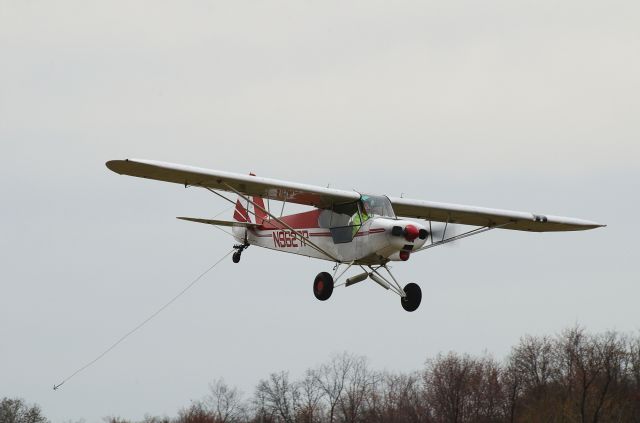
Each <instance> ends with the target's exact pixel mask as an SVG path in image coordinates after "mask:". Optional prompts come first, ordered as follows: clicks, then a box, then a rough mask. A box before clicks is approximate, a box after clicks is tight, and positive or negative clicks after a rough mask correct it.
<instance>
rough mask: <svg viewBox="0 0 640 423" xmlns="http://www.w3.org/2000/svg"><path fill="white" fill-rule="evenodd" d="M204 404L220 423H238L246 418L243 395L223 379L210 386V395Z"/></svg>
mask: <svg viewBox="0 0 640 423" xmlns="http://www.w3.org/2000/svg"><path fill="white" fill-rule="evenodd" d="M204 404H205V405H206V407H207V408H208V409H209V411H210V412H211V413H212V414H213V416H214V417H215V418H216V421H218V422H220V423H236V422H240V421H242V420H243V419H244V418H245V417H246V407H245V405H244V404H243V401H242V394H241V393H240V391H238V389H237V388H235V387H230V386H229V385H227V384H226V383H225V381H224V380H223V379H217V380H215V381H213V382H212V383H210V384H209V395H207V397H206V398H205V399H204Z"/></svg>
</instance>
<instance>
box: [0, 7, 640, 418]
mask: <svg viewBox="0 0 640 423" xmlns="http://www.w3.org/2000/svg"><path fill="white" fill-rule="evenodd" d="M639 21H640V6H639V5H638V3H637V2H633V1H609V2H589V1H587V2H585V1H563V2H557V1H548V2H541V1H522V2H513V1H491V2H474V1H460V2H446V4H443V3H442V2H425V1H419V2H409V1H406V2H393V4H391V3H389V2H376V1H366V2H365V1H361V2H350V3H347V2H338V1H335V2H332V1H327V2H227V3H222V2H211V1H209V2H207V1H181V2H168V1H139V2H124V1H123V2H118V1H112V2H88V1H75V2H73V1H59V2H43V1H20V2H12V1H9V0H0V53H1V54H0V148H1V150H0V151H1V152H2V154H1V155H0V160H1V166H2V167H1V169H2V170H1V172H2V173H1V174H2V179H3V182H4V183H3V184H2V185H1V186H0V198H2V207H0V222H1V223H0V225H1V226H0V227H1V228H2V232H1V236H0V257H2V259H1V260H2V261H1V262H0V275H1V278H0V281H1V288H2V295H0V396H5V395H6V396H11V397H14V396H20V397H24V398H26V399H27V400H29V401H32V402H37V403H39V404H40V405H41V406H42V407H43V408H44V411H45V413H46V414H47V415H48V416H49V417H51V418H52V419H53V420H54V421H56V422H58V421H64V420H67V419H78V418H80V417H84V418H86V419H87V420H88V421H96V420H97V419H99V418H100V417H102V416H105V415H107V414H115V415H120V416H122V417H126V418H135V419H139V418H141V417H142V416H143V414H144V413H151V414H163V413H167V414H174V413H175V412H176V411H177V409H178V408H179V407H181V406H185V405H188V403H189V400H190V399H197V398H200V397H201V396H203V395H204V394H205V392H206V390H207V384H208V382H209V381H211V380H212V379H214V378H217V377H224V378H225V379H226V380H227V381H228V382H230V383H232V384H237V385H238V386H239V387H240V388H241V389H242V390H244V391H245V392H247V393H248V394H250V393H251V390H252V389H253V386H254V385H255V383H256V382H257V381H258V380H259V379H260V378H264V377H266V376H268V374H269V373H270V372H273V371H279V370H283V369H288V370H290V371H291V373H292V376H294V377H296V376H298V375H300V374H301V373H302V372H303V370H304V369H306V368H309V367H313V366H315V365H317V364H318V363H321V362H323V361H325V360H327V359H328V357H329V356H330V354H331V353H332V352H339V351H343V350H347V351H350V352H353V353H357V354H363V355H366V356H368V357H369V358H370V360H371V364H372V366H374V367H375V368H378V369H383V368H386V369H389V370H402V371H406V370H413V369H417V368H420V367H421V366H422V365H423V363H424V360H425V359H426V358H427V357H429V356H433V355H434V354H436V353H438V352H440V351H449V350H455V351H458V352H468V353H482V352H483V351H485V350H486V351H489V352H490V353H493V354H494V355H495V356H496V357H498V358H502V357H504V356H505V355H506V354H507V353H508V352H509V348H510V347H511V345H513V344H514V343H516V342H517V341H518V339H519V337H520V336H521V335H523V334H525V333H531V334H553V333H555V332H558V331H560V330H562V329H563V328H566V327H567V326H571V325H573V324H575V323H576V322H578V323H580V324H582V325H584V326H586V327H587V328H588V329H590V330H593V331H603V330H606V329H616V330H620V331H630V332H634V333H635V332H636V331H637V330H638V329H640V313H639V312H638V307H637V302H638V300H637V299H638V298H639V297H640V287H639V284H638V282H640V281H639V277H638V270H637V263H638V259H639V258H640V257H639V254H638V248H637V245H636V243H635V242H632V239H633V237H634V235H635V234H637V233H638V232H640V225H639V224H638V221H637V218H636V214H637V213H636V211H637V210H638V207H639V206H640V204H639V201H638V195H637V192H638V181H640V168H639V166H638V158H639V157H640V142H639V136H640V125H639V124H638V110H640V79H639V77H638V75H640V31H639V30H638V25H637V24H638V22H639ZM126 157H139V158H148V159H157V160H165V161H172V162H178V163H184V164H191V165H198V166H203V167H208V168H213V169H222V170H228V171H235V172H249V171H254V172H256V173H258V174H259V175H262V176H268V177H274V178H280V179H289V180H293V181H299V182H305V183H311V184H318V185H326V184H331V185H332V186H334V187H337V188H345V189H351V188H355V189H358V190H361V191H368V192H377V193H386V194H389V195H399V194H400V193H401V192H404V193H405V196H408V197H412V198H421V199H427V200H434V201H448V202H457V203H463V204H473V205H481V206H488V207H497V208H510V209H516V210H527V211H536V212H543V213H549V214H559V215H566V216H574V217H580V218H585V219H591V220H596V221H599V222H602V223H607V224H609V227H607V228H605V229H600V230H594V231H587V232H584V233H565V234H528V233H518V232H515V233H514V232H510V231H502V232H501V231H494V232H491V233H488V234H484V235H481V236H479V237H476V238H471V239H469V240H465V241H463V242H461V243H459V244H457V245H456V246H453V247H447V248H440V249H434V250H430V251H429V252H425V253H422V254H421V255H417V256H414V257H412V258H411V260H410V261H409V262H408V263H403V264H398V265H396V266H395V268H394V270H395V274H396V276H398V277H399V278H400V279H401V280H402V281H406V282H409V281H414V282H419V283H420V285H421V287H422V290H423V302H422V305H421V307H420V309H419V310H418V311H417V312H415V313H406V312H404V311H403V310H402V308H401V307H400V304H399V301H398V299H397V298H396V297H394V296H393V295H391V294H390V293H388V292H385V291H383V290H382V289H380V288H379V287H378V286H376V285H375V284H367V283H363V284H359V285H356V286H354V287H353V288H349V289H339V290H337V291H336V292H335V293H334V296H333V297H332V298H331V299H330V300H329V301H328V302H326V303H321V302H318V301H317V300H316V299H315V298H314V297H313V295H312V291H311V283H312V280H313V277H314V276H315V275H316V273H318V272H320V271H326V270H329V269H330V267H331V265H330V264H329V263H328V262H322V261H314V260H310V259H306V258H301V257H296V256H292V255H288V254H278V253H275V252H272V251H268V250H261V249H257V248H251V249H249V250H248V251H247V252H246V253H245V254H244V255H243V261H242V263H241V265H233V263H231V260H226V261H225V262H224V263H223V264H221V265H220V266H219V267H218V268H216V270H215V271H214V272H213V273H212V274H210V275H209V276H208V277H207V278H206V279H204V280H202V281H201V282H200V283H199V284H198V285H196V287H195V288H194V289H193V290H192V291H190V292H189V293H188V294H187V295H186V296H185V297H183V298H181V299H180V300H179V302H177V303H176V304H174V305H173V306H172V307H171V308H169V309H167V310H166V311H165V312H164V313H163V314H161V315H160V316H158V318H157V319H156V320H154V321H153V322H152V323H150V324H149V325H148V326H147V327H145V328H144V329H143V330H142V331H141V332H139V333H138V334H136V335H135V336H134V337H132V338H130V339H128V340H127V341H125V342H124V343H123V344H122V345H121V346H120V347H119V348H118V349H116V350H114V351H113V352H112V353H111V354H110V355H108V356H106V357H105V358H104V359H103V360H102V361H100V362H98V363H97V364H96V365H95V366H93V367H91V368H90V369H87V370H86V371H85V372H84V373H82V374H80V375H78V376H77V377H76V378H74V379H72V380H71V381H70V382H68V384H66V385H64V387H63V388H62V389H61V390H60V391H57V392H53V391H52V390H51V386H52V385H53V384H54V383H56V382H58V381H60V380H61V379H62V378H64V377H65V376H67V375H68V374H70V373H71V372H72V371H73V370H75V369H76V368H77V367H79V366H80V365H82V364H84V363H85V362H87V361H88V360H90V359H92V358H93V357H94V356H95V355H96V354H98V353H99V352H100V351H102V350H103V349H104V348H105V347H106V346H108V345H109V344H111V343H112V342H113V341H114V340H115V339H117V338H118V337H119V336H120V335H122V334H123V333H124V332H126V331H127V330H129V329H130V328H131V327H132V326H134V325H135V324H137V323H138V322H139V321H141V320H142V319H144V318H145V317H146V316H147V315H149V314H150V313H151V312H153V311H154V310H155V309H156V308H157V307H158V306H160V305H161V304H163V303H164V302H165V301H166V300H167V299H168V298H170V297H171V296H172V295H173V294H174V293H176V292H177V291H179V290H180V289H181V288H182V287H183V286H184V284H186V283H187V282H189V281H190V280H191V279H192V278H193V277H195V276H196V275H197V274H198V273H200V272H201V271H202V270H204V269H206V268H207V267H208V266H209V265H210V264H212V263H213V262H214V261H215V260H217V258H218V257H220V256H221V255H223V254H224V253H225V252H226V251H228V249H230V247H231V245H232V241H231V239H230V238H228V237H227V236H225V235H224V234H223V233H221V232H219V231H216V230H215V229H212V228H209V227H204V226H203V225H196V224H191V223H187V222H181V221H177V220H176V219H174V216H179V215H187V216H197V217H207V216H212V215H213V214H215V213H217V212H219V211H221V210H223V209H224V208H226V207H227V205H226V204H225V203H223V202H222V201H220V200H219V199H217V198H215V197H214V196H212V195H211V194H209V193H207V192H205V191H198V190H195V189H189V190H184V189H183V188H181V187H179V186H174V185H171V184H163V183H160V182H153V181H146V180H138V179H135V178H127V177H119V176H118V175H115V174H113V173H111V172H110V171H108V170H107V169H106V167H104V162H105V161H107V160H109V159H116V158H126ZM228 216H230V212H229V215H228Z"/></svg>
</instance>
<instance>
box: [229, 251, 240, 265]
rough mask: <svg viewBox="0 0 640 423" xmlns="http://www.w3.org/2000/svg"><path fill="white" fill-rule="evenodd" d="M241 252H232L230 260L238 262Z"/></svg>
mask: <svg viewBox="0 0 640 423" xmlns="http://www.w3.org/2000/svg"><path fill="white" fill-rule="evenodd" d="M241 254H242V253H240V251H236V252H235V253H233V256H231V260H233V262H234V263H240V255H241Z"/></svg>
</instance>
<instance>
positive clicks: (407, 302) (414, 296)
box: [400, 283, 422, 311]
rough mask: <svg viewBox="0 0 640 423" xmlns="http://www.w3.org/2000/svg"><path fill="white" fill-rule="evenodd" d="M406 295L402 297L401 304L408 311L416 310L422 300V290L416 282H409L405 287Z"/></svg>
mask: <svg viewBox="0 0 640 423" xmlns="http://www.w3.org/2000/svg"><path fill="white" fill-rule="evenodd" d="M404 293H405V294H407V296H406V297H403V298H400V304H402V308H404V309H405V310H406V311H416V310H417V309H418V307H420V302H421V301H422V290H421V289H420V287H419V286H418V285H416V284H415V283H408V284H407V285H406V286H405V287H404Z"/></svg>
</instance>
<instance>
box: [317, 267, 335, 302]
mask: <svg viewBox="0 0 640 423" xmlns="http://www.w3.org/2000/svg"><path fill="white" fill-rule="evenodd" d="M332 293H333V277H331V275H330V274H328V273H327V272H321V273H318V276H316V278H315V280H314V281H313V295H315V296H316V298H317V299H319V300H320V301H326V300H328V299H329V297H330V296H331V294H332Z"/></svg>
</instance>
